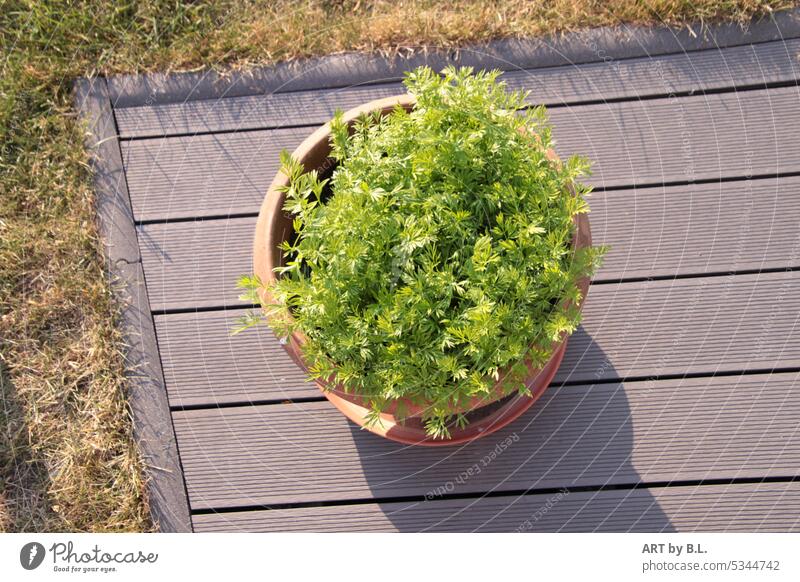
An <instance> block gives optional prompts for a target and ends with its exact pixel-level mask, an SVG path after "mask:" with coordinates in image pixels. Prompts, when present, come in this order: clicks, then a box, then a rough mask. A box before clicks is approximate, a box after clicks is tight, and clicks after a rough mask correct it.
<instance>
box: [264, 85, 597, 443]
mask: <svg viewBox="0 0 800 582" xmlns="http://www.w3.org/2000/svg"><path fill="white" fill-rule="evenodd" d="M398 105H400V106H402V107H404V108H405V109H407V110H408V109H411V108H412V107H413V105H414V98H413V97H411V96H410V95H401V96H397V97H389V98H386V99H378V100H376V101H371V102H369V103H366V104H364V105H361V106H359V107H356V108H354V109H351V110H349V111H348V112H346V113H345V114H344V120H345V121H346V122H348V123H350V122H352V121H353V120H354V119H356V118H357V117H359V116H360V115H362V114H364V113H369V112H374V111H381V113H382V114H387V113H389V112H391V111H392V110H393V109H394V108H395V107H396V106H398ZM329 136H330V125H329V124H325V125H323V126H322V127H320V128H319V129H318V130H317V131H315V132H314V133H312V134H311V135H310V136H309V137H308V138H306V140H305V141H303V143H302V144H300V146H299V147H298V148H297V149H296V150H295V151H294V153H293V156H294V158H295V159H297V160H298V161H300V162H301V163H302V164H303V166H304V167H305V169H306V171H308V170H313V169H316V170H317V171H319V172H320V173H325V172H327V171H328V170H331V169H332V168H333V161H332V160H331V159H330V158H329V154H330V145H329V141H328V140H329ZM548 157H549V158H550V159H551V160H552V161H553V162H554V163H559V160H558V157H557V156H556V154H555V152H553V151H552V150H550V151H548ZM287 183H288V180H287V178H286V176H284V175H283V174H282V173H280V172H279V173H278V175H277V176H276V177H275V179H274V180H273V182H272V184H271V185H270V188H269V191H268V192H267V195H266V197H265V198H264V202H263V204H262V205H261V211H260V213H259V215H258V222H257V224H256V233H255V243H254V249H253V263H254V265H253V266H254V272H255V274H256V275H258V276H259V277H260V278H261V281H263V282H264V283H265V286H268V285H269V284H270V283H271V282H274V281H275V272H274V269H275V267H278V266H281V265H282V264H283V253H282V251H281V249H280V244H281V243H282V242H283V241H284V240H286V239H288V238H289V237H290V236H292V234H293V227H292V217H291V216H289V215H288V214H286V213H285V212H284V211H283V203H284V198H285V196H284V194H283V193H282V192H279V191H278V188H279V187H281V186H285V185H287ZM575 222H576V226H577V228H576V230H575V236H574V238H573V241H572V246H573V248H574V249H578V248H583V247H588V246H591V244H592V238H591V232H590V229H589V219H588V217H587V216H586V215H585V214H580V215H578V216H577V217H576V219H575ZM579 287H580V289H581V293H582V296H583V297H584V298H585V297H586V294H587V292H588V289H589V279H588V278H584V279H582V280H581V281H580V282H579ZM261 300H262V302H263V303H264V304H269V303H274V301H273V299H272V298H271V297H270V295H269V293H268V291H267V290H266V289H262V291H261ZM582 303H583V301H581V304H580V305H579V306H578V307H579V308H581V307H582ZM305 342H306V338H305V336H304V335H303V334H301V333H297V332H296V333H293V334H292V335H291V336H290V337H289V338H287V341H286V343H285V344H284V348H285V349H286V351H287V352H288V353H289V355H290V356H291V358H292V359H293V360H294V362H295V363H296V364H297V365H298V366H300V367H301V368H302V369H303V370H305V371H306V372H307V371H308V366H307V365H306V362H305V360H304V359H303V345H304V344H305ZM566 343H567V337H566V336H565V337H563V338H562V340H561V341H560V342H556V343H555V344H554V345H553V355H552V357H551V358H550V360H549V361H548V363H547V364H546V365H545V366H544V367H543V368H541V369H534V368H533V367H532V366H531V365H530V362H527V365H528V371H529V374H528V378H527V380H526V385H527V386H528V388H529V389H530V392H531V394H530V396H518V395H515V396H513V397H508V396H504V393H503V389H502V381H503V377H504V374H503V373H502V372H501V380H500V381H499V382H498V383H497V384H496V385H495V387H494V391H493V392H492V394H491V395H489V396H486V397H484V398H479V397H474V398H472V399H470V400H469V401H468V402H464V403H462V405H461V406H458V407H454V408H453V412H454V413H456V412H462V413H466V412H468V411H472V414H473V415H476V416H479V418H477V419H474V420H472V421H471V422H470V423H469V424H468V425H467V426H466V427H465V428H463V429H460V428H456V427H453V428H452V429H451V431H450V433H451V438H449V439H433V438H431V437H428V436H427V435H426V433H425V429H424V427H423V425H422V422H421V420H420V418H419V417H420V416H421V415H422V414H423V412H424V411H425V409H426V406H425V405H419V404H413V403H412V402H410V401H408V400H404V401H403V402H399V401H396V402H394V403H390V404H389V405H388V406H387V407H386V409H385V411H384V413H383V414H381V420H382V422H381V423H379V424H376V425H374V426H370V427H365V426H364V417H365V414H366V413H367V412H368V406H367V404H366V403H365V402H364V400H362V399H361V398H360V397H359V396H357V395H355V394H351V393H346V392H344V391H343V390H341V389H340V387H339V386H335V385H330V384H329V383H327V382H324V381H321V380H317V381H316V383H317V385H318V386H319V388H320V390H321V391H322V393H323V394H324V395H325V397H326V398H327V399H328V400H329V401H330V402H331V403H332V404H333V405H334V406H336V408H338V409H339V410H340V411H341V412H342V413H343V414H344V415H345V416H347V417H348V418H349V419H350V420H352V421H353V422H355V423H356V424H358V425H359V426H361V427H362V428H366V429H367V430H369V431H370V432H373V433H375V434H377V435H380V436H383V437H386V438H388V439H391V440H395V441H398V442H402V443H406V444H419V445H429V446H441V445H452V444H458V443H463V442H466V441H470V440H473V439H476V438H478V437H481V436H486V435H487V434H491V433H493V432H495V431H496V430H498V429H500V428H502V427H504V426H506V425H507V424H508V423H510V422H511V421H513V420H514V419H516V418H517V417H519V416H520V415H521V414H522V413H523V412H525V411H526V410H527V409H528V408H530V406H531V405H532V404H533V403H534V402H535V401H536V400H537V399H538V398H539V396H541V395H542V393H543V392H544V391H545V389H546V388H547V386H548V385H549V384H550V382H551V380H552V379H553V376H554V375H555V373H556V371H557V370H558V367H559V365H560V364H561V360H562V358H563V357H564V351H565V348H566ZM401 405H402V409H403V410H404V412H405V414H406V417H405V418H404V419H403V420H402V421H401V420H400V419H398V418H396V417H395V416H394V415H393V413H395V412H396V411H397V409H398V406H401ZM476 411H477V414H476Z"/></svg>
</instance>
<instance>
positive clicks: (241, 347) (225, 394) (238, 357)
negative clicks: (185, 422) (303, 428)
mask: <svg viewBox="0 0 800 582" xmlns="http://www.w3.org/2000/svg"><path fill="white" fill-rule="evenodd" d="M241 315H242V312H241V311H238V310H233V311H207V312H198V313H176V314H170V315H157V316H155V318H154V319H155V325H156V333H157V334H158V342H159V347H160V352H161V361H162V366H163V368H164V379H165V381H166V384H167V387H168V389H167V392H168V394H169V402H170V405H172V406H192V405H209V404H229V403H247V402H255V401H261V400H284V399H291V398H309V397H318V396H320V392H319V390H318V389H317V387H316V386H315V385H314V384H313V383H312V382H310V381H309V380H308V379H307V378H306V375H305V374H304V373H303V372H302V371H301V370H300V369H299V368H298V367H297V365H296V364H295V363H294V362H293V361H292V360H291V358H289V357H288V356H287V355H286V352H285V350H284V349H283V346H281V345H280V344H279V343H278V340H277V339H276V338H275V336H274V335H273V333H272V332H271V331H270V330H269V328H268V327H267V326H266V325H263V326H260V327H258V328H255V329H251V330H248V331H246V332H243V333H241V334H239V335H236V336H233V337H231V330H232V329H233V328H234V326H235V324H236V320H237V318H238V317H240V316H241ZM198 362H202V365H198Z"/></svg>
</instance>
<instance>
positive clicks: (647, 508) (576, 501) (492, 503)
mask: <svg viewBox="0 0 800 582" xmlns="http://www.w3.org/2000/svg"><path fill="white" fill-rule="evenodd" d="M573 340H574V341H572V342H571V344H570V345H569V346H568V348H567V349H568V351H569V350H570V347H571V348H572V349H573V350H578V349H580V350H581V353H580V354H573V356H578V357H577V358H570V359H569V360H570V361H576V362H578V363H579V362H580V361H581V360H582V359H584V358H586V359H587V361H593V362H594V361H602V362H604V363H605V364H604V366H603V368H602V370H603V371H602V373H600V372H598V377H599V378H616V377H617V374H616V372H615V371H614V368H613V362H612V361H611V360H610V359H609V358H608V357H607V356H606V354H605V353H604V352H603V350H602V348H601V347H600V346H599V345H598V344H596V343H595V342H594V341H593V340H592V338H591V337H588V336H587V334H586V332H585V331H584V329H583V327H581V328H579V329H578V331H577V332H576V333H575V335H574V336H573ZM565 361H566V360H565ZM633 434H634V433H633V421H632V418H631V410H630V406H629V404H628V398H627V395H626V393H625V390H624V388H623V385H622V383H620V382H605V383H598V384H593V385H589V384H586V385H581V386H551V387H550V388H548V390H547V391H546V392H545V394H544V395H543V396H542V397H541V398H540V399H539V400H538V401H537V402H536V403H534V405H533V406H532V407H531V409H530V410H528V411H527V412H526V413H525V414H524V415H523V416H522V417H520V418H519V419H517V420H516V421H515V422H513V423H512V424H511V425H510V426H508V427H506V428H504V429H501V430H500V431H498V432H496V433H494V434H492V435H489V436H487V437H484V438H482V439H479V440H478V441H474V442H472V443H470V444H467V445H463V446H453V447H445V448H431V447H405V446H403V445H400V444H397V443H393V442H390V441H387V440H384V439H379V438H355V439H354V440H355V442H356V444H357V447H358V450H359V456H360V460H361V464H362V467H363V470H364V477H365V479H366V480H367V483H368V484H369V487H370V489H371V490H372V493H373V495H374V497H375V498H376V499H386V498H387V497H391V496H392V494H393V492H394V491H398V490H400V489H405V490H408V489H420V488H422V489H425V490H426V491H427V493H426V494H425V500H424V501H415V502H409V501H407V500H406V501H400V500H398V501H393V502H386V503H381V504H380V509H381V511H382V513H383V516H385V518H386V520H387V521H388V522H389V523H390V524H391V527H392V528H394V529H397V530H399V531H403V532H418V531H465V532H469V531H578V532H587V531H609V532H620V531H622V532H627V531H646V532H653V531H659V532H661V531H663V532H669V531H675V530H674V528H673V526H672V524H671V523H670V520H669V519H668V517H667V516H666V514H664V512H663V511H662V510H661V508H660V507H659V505H658V502H657V501H656V499H655V498H654V497H653V495H652V494H651V493H650V491H649V490H648V489H644V488H631V486H632V485H637V484H639V483H641V478H640V476H639V475H638V473H637V472H636V470H635V468H634V467H633V465H632V461H631V456H632V451H633ZM354 436H355V435H354ZM600 487H602V488H603V489H604V491H598V488H600ZM610 490H611V491H610ZM609 495H611V496H613V499H612V498H611V497H609ZM387 525H388V524H387Z"/></svg>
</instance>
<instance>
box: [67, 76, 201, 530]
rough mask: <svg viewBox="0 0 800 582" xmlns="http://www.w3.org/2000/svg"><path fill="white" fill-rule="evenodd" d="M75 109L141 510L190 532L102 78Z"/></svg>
mask: <svg viewBox="0 0 800 582" xmlns="http://www.w3.org/2000/svg"><path fill="white" fill-rule="evenodd" d="M73 102H74V105H75V109H76V110H77V111H78V113H79V115H80V117H81V119H82V120H83V121H84V122H85V123H86V124H87V134H86V139H85V146H86V148H87V150H88V152H89V154H90V165H91V168H92V175H93V182H94V190H95V194H96V213H97V220H98V227H99V231H100V237H101V240H102V243H103V246H104V251H105V258H106V270H107V273H108V276H109V278H110V280H111V286H112V291H113V294H114V297H115V299H116V301H117V304H118V305H119V311H118V322H117V325H118V326H119V327H120V329H121V331H122V334H123V339H124V342H125V350H124V357H125V376H126V380H127V385H128V386H127V387H128V391H127V392H128V402H129V405H130V408H131V412H132V415H133V432H134V438H135V440H136V443H137V445H138V447H139V451H140V452H141V455H142V458H143V460H144V463H145V471H146V477H147V494H148V504H149V508H150V512H151V516H152V519H153V522H154V524H155V525H156V527H157V528H158V529H159V530H160V531H162V532H191V531H192V524H191V518H190V515H189V501H188V496H187V492H186V484H185V480H184V475H183V469H182V467H181V462H180V457H179V456H178V448H177V440H176V438H175V431H174V427H173V425H172V416H171V413H170V410H169V404H168V401H167V393H166V387H165V384H164V378H163V372H162V369H161V359H160V356H159V353H158V346H157V343H156V336H155V328H154V325H153V318H152V315H151V313H150V303H149V300H148V296H147V288H146V286H145V279H144V271H143V269H142V262H141V256H140V254H139V247H138V242H137V237H136V229H135V226H134V222H133V211H132V210H131V204H130V197H129V195H128V189H127V184H126V180H125V173H124V170H123V165H122V155H121V151H120V147H119V138H118V136H117V129H116V121H115V119H114V113H113V110H112V108H111V100H110V98H109V93H108V87H107V83H106V79H105V78H102V77H94V78H81V79H78V80H77V81H76V82H75V84H74V101H73Z"/></svg>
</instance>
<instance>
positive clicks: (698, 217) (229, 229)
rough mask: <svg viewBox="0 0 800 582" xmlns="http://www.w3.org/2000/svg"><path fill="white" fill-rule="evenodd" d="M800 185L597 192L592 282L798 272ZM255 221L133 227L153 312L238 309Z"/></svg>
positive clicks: (792, 181) (794, 180)
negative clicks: (598, 259)
mask: <svg viewBox="0 0 800 582" xmlns="http://www.w3.org/2000/svg"><path fill="white" fill-rule="evenodd" d="M799 192H800V177H797V176H794V177H784V178H765V179H759V180H741V181H735V182H722V183H709V184H689V185H684V186H667V187H652V188H634V189H625V190H609V191H605V192H595V193H593V194H592V195H591V196H590V198H589V203H590V206H591V208H592V213H591V215H590V220H591V224H592V233H593V238H594V241H595V243H596V244H601V243H602V244H606V245H609V246H610V247H611V250H610V252H609V254H608V255H607V256H606V258H605V261H604V266H603V267H602V268H601V269H600V271H599V272H598V273H597V275H596V277H595V280H597V281H608V280H620V279H625V278H639V277H662V276H672V275H692V274H704V273H727V272H733V271H750V270H758V269H762V270H763V269H775V268H785V267H797V266H798V262H800V257H798V252H800V232H799V231H798V230H797V224H800V196H798V193H799ZM255 222H256V219H255V217H243V218H231V219H219V220H202V221H188V222H175V223H152V224H145V225H141V226H139V233H140V244H141V253H142V257H143V262H144V267H145V271H146V273H147V276H148V289H149V295H150V302H151V305H152V307H153V309H155V310H164V309H179V308H194V307H221V306H236V305H240V302H239V301H238V295H239V291H238V290H237V289H236V287H235V282H236V279H237V278H238V276H239V275H241V274H242V273H246V272H251V271H252V246H251V245H252V239H253V235H254V230H255Z"/></svg>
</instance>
